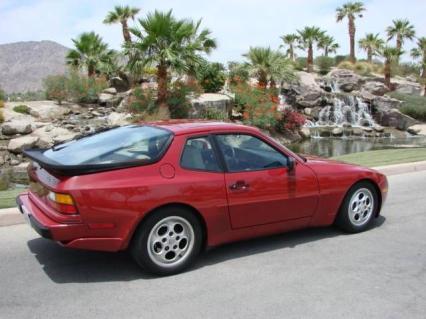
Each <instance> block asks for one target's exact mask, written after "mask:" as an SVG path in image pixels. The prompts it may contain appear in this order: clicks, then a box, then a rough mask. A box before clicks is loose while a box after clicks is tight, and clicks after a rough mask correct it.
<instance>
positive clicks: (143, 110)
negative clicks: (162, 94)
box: [128, 87, 157, 119]
mask: <svg viewBox="0 0 426 319" xmlns="http://www.w3.org/2000/svg"><path fill="white" fill-rule="evenodd" d="M155 98H156V95H155V92H154V91H153V90H152V89H145V90H143V89H142V88H140V87H137V88H135V89H134V90H133V94H132V96H131V97H130V100H129V106H128V111H129V112H130V113H132V114H137V115H138V117H141V118H142V119H143V118H144V117H145V116H146V115H151V114H153V113H154V112H155V111H156V110H157V105H156V102H155Z"/></svg>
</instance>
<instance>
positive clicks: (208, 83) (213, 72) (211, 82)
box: [197, 62, 226, 93]
mask: <svg viewBox="0 0 426 319" xmlns="http://www.w3.org/2000/svg"><path fill="white" fill-rule="evenodd" d="M224 70H225V69H224V67H223V65H222V64H220V63H209V62H206V63H204V64H202V65H201V66H200V68H199V69H198V70H197V80H198V82H199V83H200V85H201V86H202V87H203V89H204V92H207V93H216V92H219V91H220V90H221V89H222V88H223V85H224V84H225V79H226V77H225V72H224Z"/></svg>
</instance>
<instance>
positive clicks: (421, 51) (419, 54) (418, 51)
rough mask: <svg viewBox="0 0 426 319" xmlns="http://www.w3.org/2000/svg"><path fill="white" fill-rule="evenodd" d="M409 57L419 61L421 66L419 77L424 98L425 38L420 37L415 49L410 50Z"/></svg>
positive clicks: (425, 82) (425, 73)
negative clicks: (422, 86)
mask: <svg viewBox="0 0 426 319" xmlns="http://www.w3.org/2000/svg"><path fill="white" fill-rule="evenodd" d="M411 56H412V57H413V58H414V59H420V64H421V66H422V73H421V75H420V77H421V81H422V82H423V85H424V86H425V89H424V92H423V95H424V96H426V37H421V38H419V39H418V40H417V48H413V49H411Z"/></svg>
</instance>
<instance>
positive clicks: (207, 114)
mask: <svg viewBox="0 0 426 319" xmlns="http://www.w3.org/2000/svg"><path fill="white" fill-rule="evenodd" d="M200 117H201V118H203V119H206V120H219V121H224V120H226V119H227V118H228V117H227V115H226V114H223V112H220V111H218V110H216V109H212V108H210V109H205V110H204V111H203V112H202V113H201V116H200Z"/></svg>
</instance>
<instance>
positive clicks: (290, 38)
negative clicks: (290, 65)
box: [281, 34, 299, 61]
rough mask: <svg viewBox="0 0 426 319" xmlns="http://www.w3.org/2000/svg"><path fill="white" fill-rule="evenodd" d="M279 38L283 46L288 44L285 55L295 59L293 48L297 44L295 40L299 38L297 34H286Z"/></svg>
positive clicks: (292, 59)
mask: <svg viewBox="0 0 426 319" xmlns="http://www.w3.org/2000/svg"><path fill="white" fill-rule="evenodd" d="M281 39H282V40H283V42H284V45H285V46H288V49H287V56H288V57H289V58H290V60H291V61H294V60H295V54H294V49H295V46H296V44H297V41H298V40H299V37H298V36H297V34H286V35H283V36H281Z"/></svg>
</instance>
